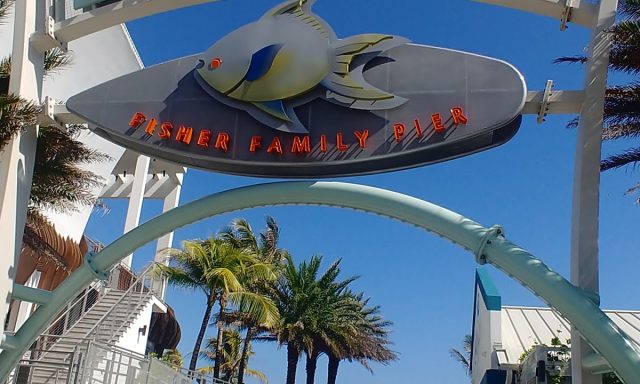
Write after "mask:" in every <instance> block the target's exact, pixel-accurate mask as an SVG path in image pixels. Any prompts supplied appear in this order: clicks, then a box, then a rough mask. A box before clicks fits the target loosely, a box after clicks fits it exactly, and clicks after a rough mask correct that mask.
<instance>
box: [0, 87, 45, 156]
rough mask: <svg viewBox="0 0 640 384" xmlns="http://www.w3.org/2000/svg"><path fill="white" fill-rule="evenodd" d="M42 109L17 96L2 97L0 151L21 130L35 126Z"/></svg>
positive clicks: (0, 108)
mask: <svg viewBox="0 0 640 384" xmlns="http://www.w3.org/2000/svg"><path fill="white" fill-rule="evenodd" d="M39 113H40V107H39V106H37V105H36V104H35V103H33V102H29V101H27V100H24V99H22V98H21V97H18V96H15V95H0V150H2V149H3V148H4V146H5V145H7V143H9V141H11V139H13V138H14V137H15V135H16V134H17V133H18V132H20V130H21V129H25V128H27V127H30V126H34V125H35V124H36V121H37V119H38V114H39Z"/></svg>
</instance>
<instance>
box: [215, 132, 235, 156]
mask: <svg viewBox="0 0 640 384" xmlns="http://www.w3.org/2000/svg"><path fill="white" fill-rule="evenodd" d="M230 140H231V137H230V136H229V134H228V133H226V132H220V133H218V138H217V139H216V145H215V147H216V149H218V150H220V151H225V152H227V151H228V150H229V141H230Z"/></svg>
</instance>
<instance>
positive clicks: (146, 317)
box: [116, 297, 167, 355]
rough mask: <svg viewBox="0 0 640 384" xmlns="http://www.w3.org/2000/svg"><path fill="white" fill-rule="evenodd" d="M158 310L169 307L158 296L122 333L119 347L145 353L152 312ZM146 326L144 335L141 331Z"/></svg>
mask: <svg viewBox="0 0 640 384" xmlns="http://www.w3.org/2000/svg"><path fill="white" fill-rule="evenodd" d="M154 311H156V312H166V311H167V307H166V306H165V305H164V304H163V303H162V302H160V301H159V300H158V299H157V298H155V297H153V299H152V300H151V301H149V303H148V304H147V306H146V307H145V308H144V309H143V310H142V311H141V312H140V315H139V316H138V318H137V319H136V320H135V321H133V322H132V323H131V326H129V328H128V329H127V331H126V332H125V333H124V334H123V335H122V337H121V338H120V340H118V342H117V343H116V346H117V347H120V348H123V349H126V350H128V351H132V352H135V353H139V354H143V355H144V353H145V351H146V348H147V339H148V338H149V331H150V329H149V323H150V322H151V314H152V313H153V312H154ZM144 327H146V330H145V331H144V335H143V334H142V333H140V329H142V328H144Z"/></svg>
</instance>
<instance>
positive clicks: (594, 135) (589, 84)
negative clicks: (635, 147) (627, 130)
mask: <svg viewBox="0 0 640 384" xmlns="http://www.w3.org/2000/svg"><path fill="white" fill-rule="evenodd" d="M617 7H618V1H617V0H601V1H600V4H599V6H598V17H597V23H596V26H595V28H594V30H593V35H592V39H591V45H590V47H589V61H588V62H587V65H586V79H585V100H584V104H583V106H582V111H581V113H580V128H579V131H578V140H577V148H576V164H575V176H574V186H573V217H572V229H571V282H572V283H573V284H574V285H576V286H578V287H579V288H582V289H584V290H585V291H587V292H592V293H595V294H597V293H598V292H599V290H600V287H599V265H598V224H599V218H598V215H599V197H600V160H601V155H602V153H601V151H602V126H603V115H604V97H605V90H606V87H607V74H608V66H609V51H610V49H611V40H610V37H609V34H608V33H607V30H608V29H609V28H610V27H611V26H612V25H613V24H614V22H615V15H616V10H617ZM597 304H598V305H599V303H597ZM591 354H593V350H592V349H591V348H590V347H589V345H588V344H587V343H586V342H585V341H584V340H583V339H582V337H581V336H580V334H579V333H578V332H577V331H576V330H575V329H573V330H572V332H571V357H572V359H571V360H572V373H571V377H572V379H573V382H574V383H581V384H596V383H598V384H599V383H601V382H602V377H601V376H600V375H592V374H591V373H590V372H589V371H588V370H586V369H585V368H584V366H583V364H582V360H583V358H584V357H585V356H588V355H591Z"/></svg>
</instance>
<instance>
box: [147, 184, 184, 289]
mask: <svg viewBox="0 0 640 384" xmlns="http://www.w3.org/2000/svg"><path fill="white" fill-rule="evenodd" d="M178 177H179V182H178V183H176V185H175V187H174V188H173V189H172V190H171V192H169V194H168V195H167V196H166V197H165V198H164V204H163V206H162V213H165V212H167V211H170V210H172V209H173V208H176V207H177V206H178V204H180V192H181V191H182V175H178ZM172 246H173V232H170V233H168V234H166V235H164V236H162V237H161V238H159V239H158V242H157V244H156V255H155V258H154V261H155V262H156V263H162V264H165V265H168V264H169V259H168V258H167V257H166V256H164V255H163V254H162V251H163V250H164V249H167V248H171V247H172ZM157 283H158V284H159V286H158V287H157V288H156V289H157V291H156V292H158V293H160V299H162V300H163V301H164V298H165V293H166V290H167V284H166V280H165V279H162V280H161V281H158V282H157Z"/></svg>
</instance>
